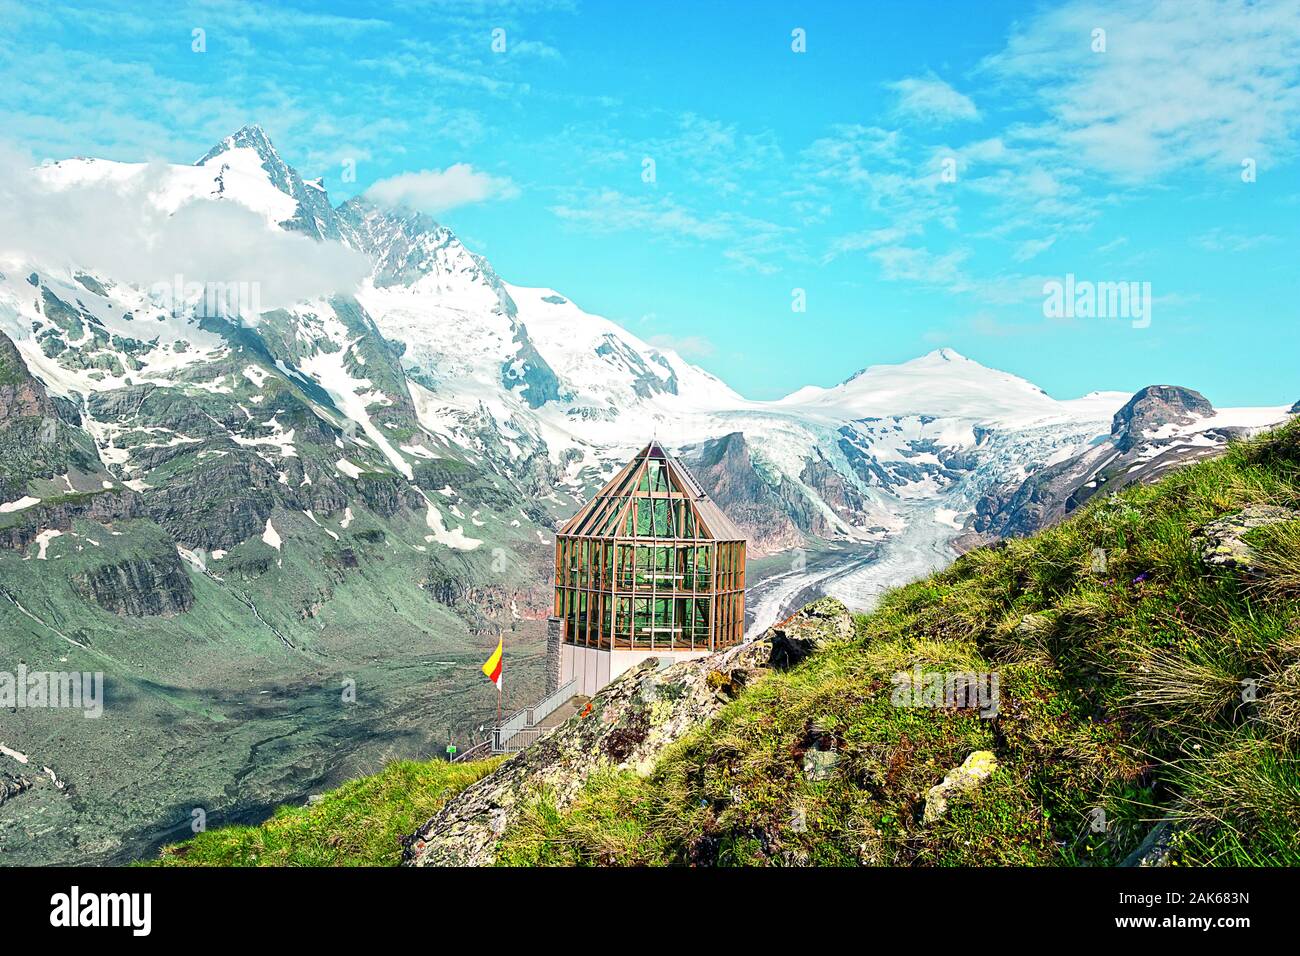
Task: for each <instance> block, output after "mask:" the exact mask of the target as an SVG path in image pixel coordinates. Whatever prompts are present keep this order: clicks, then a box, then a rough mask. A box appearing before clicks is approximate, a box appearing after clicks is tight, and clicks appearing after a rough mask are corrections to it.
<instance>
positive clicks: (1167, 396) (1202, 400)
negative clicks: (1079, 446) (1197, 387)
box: [1110, 385, 1214, 451]
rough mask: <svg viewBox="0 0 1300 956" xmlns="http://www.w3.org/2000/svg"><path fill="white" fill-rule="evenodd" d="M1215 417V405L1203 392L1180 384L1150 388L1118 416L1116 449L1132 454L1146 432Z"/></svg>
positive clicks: (1113, 432) (1114, 426)
mask: <svg viewBox="0 0 1300 956" xmlns="http://www.w3.org/2000/svg"><path fill="white" fill-rule="evenodd" d="M1213 414H1214V406H1213V405H1211V404H1210V402H1209V400H1208V399H1206V397H1205V396H1204V395H1202V394H1201V393H1200V392H1195V391H1193V390H1192V389H1190V388H1183V387H1181V386H1178V385H1148V386H1147V387H1146V388H1144V389H1142V390H1141V391H1140V392H1138V393H1137V394H1136V395H1134V396H1133V397H1132V398H1130V399H1129V400H1128V404H1126V405H1125V406H1124V407H1123V408H1121V409H1120V410H1119V411H1118V412H1116V413H1115V418H1114V419H1113V420H1112V422H1111V426H1110V434H1111V438H1112V440H1113V441H1114V442H1115V447H1116V448H1118V449H1119V450H1120V451H1129V450H1130V449H1132V448H1133V447H1135V446H1136V445H1138V444H1140V443H1141V441H1142V436H1143V433H1144V432H1145V431H1146V430H1147V429H1156V428H1159V427H1160V426H1162V425H1190V424H1192V423H1193V422H1195V421H1196V420H1197V419H1199V418H1205V417H1207V416H1209V415H1213Z"/></svg>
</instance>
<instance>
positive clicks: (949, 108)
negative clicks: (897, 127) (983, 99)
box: [888, 73, 980, 123]
mask: <svg viewBox="0 0 1300 956" xmlns="http://www.w3.org/2000/svg"><path fill="white" fill-rule="evenodd" d="M888 88H889V89H891V90H893V91H894V92H895V93H897V94H898V105H897V107H896V109H897V111H898V113H899V115H901V116H910V117H916V118H917V119H921V120H924V121H926V122H929V123H950V122H953V121H954V120H976V119H979V117H980V111H979V110H978V109H977V108H976V106H975V102H974V100H972V99H971V98H970V97H969V96H966V95H965V94H964V93H959V92H957V90H955V89H953V88H952V86H950V85H949V84H948V83H946V82H945V81H943V80H941V79H939V77H937V76H935V75H934V74H933V73H929V74H927V75H925V76H909V77H907V78H906V79H902V80H899V81H898V82H896V83H890V84H888Z"/></svg>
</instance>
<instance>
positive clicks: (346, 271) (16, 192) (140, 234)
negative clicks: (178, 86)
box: [0, 151, 370, 310]
mask: <svg viewBox="0 0 1300 956" xmlns="http://www.w3.org/2000/svg"><path fill="white" fill-rule="evenodd" d="M170 176H171V173H170V172H169V169H168V167H167V166H165V165H162V164H157V165H153V166H148V167H145V168H143V169H141V170H140V171H138V172H137V173H135V174H134V175H132V176H130V177H127V178H123V179H119V180H116V181H115V180H112V179H111V178H109V179H91V180H88V181H84V182H80V183H73V184H62V185H60V184H56V183H52V182H50V181H49V180H47V179H45V178H43V177H42V176H41V175H39V174H38V172H37V170H35V169H33V168H32V166H31V163H30V159H29V158H28V157H26V156H24V155H22V154H20V153H17V152H13V151H0V257H3V258H5V259H9V260H11V261H15V262H19V263H24V264H26V265H28V266H36V267H44V268H49V269H60V268H66V267H68V266H75V267H76V268H78V269H84V270H87V271H90V272H93V273H95V274H97V275H101V276H104V277H107V278H110V279H113V280H116V281H119V282H126V283H129V284H132V285H136V286H141V287H150V286H153V285H155V284H158V283H162V282H169V283H170V282H172V281H173V280H174V277H176V276H178V275H179V276H182V277H183V280H184V282H186V283H192V282H193V283H237V282H249V283H256V284H257V289H258V298H259V302H260V305H261V308H262V309H263V310H266V309H274V308H279V307H282V306H287V305H290V304H293V303H295V302H301V301H304V300H311V299H315V298H319V297H323V296H329V295H333V294H336V293H345V292H349V291H351V290H352V289H354V288H355V287H356V285H357V284H358V283H359V282H360V281H361V279H362V278H364V277H365V276H366V275H367V274H368V273H369V271H370V263H369V262H368V260H367V259H366V258H365V256H363V255H362V254H360V253H358V252H355V251H354V250H351V249H348V248H347V247H345V246H343V245H341V244H340V243H336V242H317V241H316V240H314V239H310V238H308V237H307V236H304V235H301V234H298V233H291V232H286V231H284V230H281V229H277V228H274V227H271V226H269V225H268V224H267V221H266V218H265V217H264V216H263V215H262V214H260V213H257V212H253V211H252V210H250V209H248V208H247V207H245V206H241V205H239V204H238V203H236V202H231V201H225V200H215V199H192V200H189V201H187V202H184V203H183V204H181V205H180V206H179V207H178V208H176V209H175V210H174V211H172V210H170V209H169V208H165V206H164V205H160V204H159V202H157V201H156V200H157V197H158V196H159V195H160V194H162V193H164V192H165V191H166V189H167V188H168V184H169V182H170Z"/></svg>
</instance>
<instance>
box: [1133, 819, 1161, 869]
mask: <svg viewBox="0 0 1300 956" xmlns="http://www.w3.org/2000/svg"><path fill="white" fill-rule="evenodd" d="M1173 838H1174V828H1173V825H1172V824H1170V823H1169V821H1167V820H1165V821H1161V822H1160V823H1157V824H1156V825H1155V826H1154V827H1152V828H1151V832H1150V833H1148V834H1147V835H1146V839H1144V840H1143V841H1142V843H1141V844H1140V845H1139V846H1138V848H1137V849H1136V850H1134V851H1133V852H1132V853H1130V854H1129V855H1128V858H1127V859H1125V860H1124V862H1123V863H1121V864H1120V865H1121V866H1138V867H1146V866H1168V865H1169V863H1170V860H1169V857H1170V853H1171V847H1172V843H1173Z"/></svg>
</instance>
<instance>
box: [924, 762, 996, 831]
mask: <svg viewBox="0 0 1300 956" xmlns="http://www.w3.org/2000/svg"><path fill="white" fill-rule="evenodd" d="M997 769H998V758H997V757H995V756H993V752H992V751H991V750H977V751H975V752H974V753H972V754H971V755H970V756H969V757H967V758H966V759H965V760H963V761H962V764H961V766H960V767H955V768H954V769H952V770H949V771H948V773H947V775H946V776H944V778H943V782H942V783H939V784H936V785H935V786H933V787H931V788H930V790H929V792H927V793H926V795H925V812H924V814H923V815H922V817H921V822H922V823H925V824H927V825H928V824H931V823H934V822H936V821H937V820H939V819H941V818H942V817H943V816H944V814H946V813H947V812H948V804H949V802H950V801H951V800H952V799H953V798H954V797H956V796H958V795H960V794H963V793H967V792H969V791H971V790H974V789H975V788H976V787H978V786H979V785H980V784H981V783H983V782H984V781H985V780H987V779H988V778H989V777H990V776H992V774H993V771H994V770H997Z"/></svg>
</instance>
